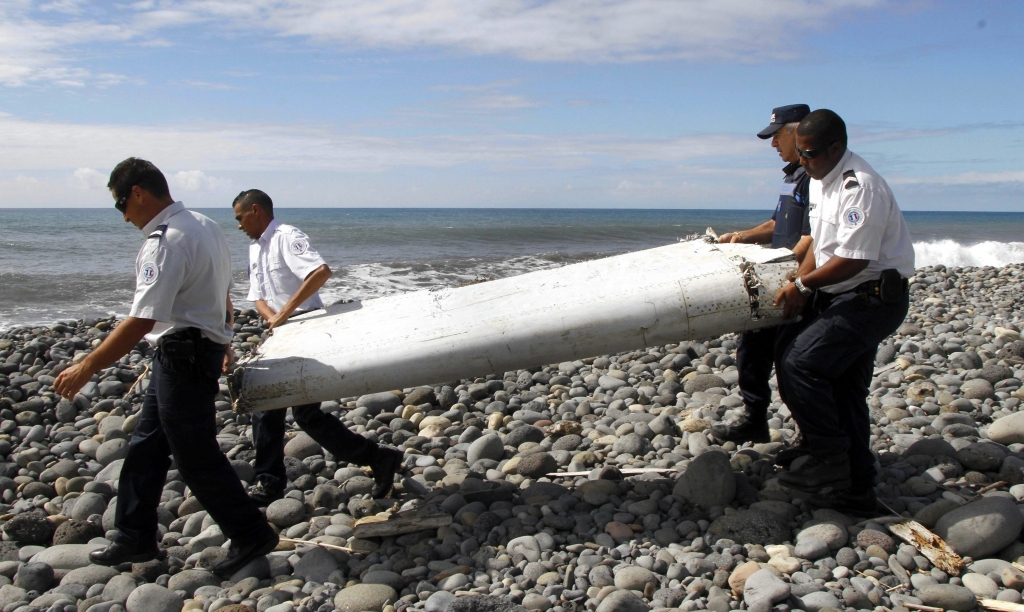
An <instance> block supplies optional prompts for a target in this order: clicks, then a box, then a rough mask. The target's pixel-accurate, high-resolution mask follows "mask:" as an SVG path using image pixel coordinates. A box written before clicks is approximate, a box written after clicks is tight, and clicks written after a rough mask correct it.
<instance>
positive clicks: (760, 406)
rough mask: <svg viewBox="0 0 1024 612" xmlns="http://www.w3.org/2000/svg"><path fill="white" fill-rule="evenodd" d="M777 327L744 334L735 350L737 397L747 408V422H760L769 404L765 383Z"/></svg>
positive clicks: (766, 412) (770, 391)
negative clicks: (738, 386)
mask: <svg viewBox="0 0 1024 612" xmlns="http://www.w3.org/2000/svg"><path fill="white" fill-rule="evenodd" d="M777 330H778V328H777V327H766V328H763V329H758V330H754V331H748V332H744V333H743V335H742V336H740V344H739V346H738V347H736V369H737V371H738V372H739V384H740V397H742V398H743V403H744V404H746V406H747V414H748V415H749V418H750V419H751V420H755V421H762V420H764V419H765V417H766V416H767V414H768V406H769V405H770V404H771V402H772V390H771V388H770V387H769V386H768V380H769V379H770V378H771V376H772V366H773V365H774V364H775V339H776V337H777V335H778V333H777Z"/></svg>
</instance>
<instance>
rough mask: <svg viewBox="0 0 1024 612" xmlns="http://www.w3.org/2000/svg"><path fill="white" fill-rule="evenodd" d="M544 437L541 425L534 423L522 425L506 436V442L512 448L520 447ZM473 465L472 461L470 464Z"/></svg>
mask: <svg viewBox="0 0 1024 612" xmlns="http://www.w3.org/2000/svg"><path fill="white" fill-rule="evenodd" d="M543 439H544V432H543V431H542V430H541V428H540V427H534V426H533V425H520V426H519V427H516V428H515V429H513V430H512V431H510V432H508V435H507V436H505V444H506V445H507V446H511V447H512V448H519V445H520V444H523V443H524V442H540V441H541V440H543ZM470 465H472V463H471V464H470Z"/></svg>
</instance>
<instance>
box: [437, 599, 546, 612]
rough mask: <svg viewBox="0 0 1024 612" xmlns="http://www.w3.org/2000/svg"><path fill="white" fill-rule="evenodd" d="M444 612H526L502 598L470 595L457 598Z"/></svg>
mask: <svg viewBox="0 0 1024 612" xmlns="http://www.w3.org/2000/svg"><path fill="white" fill-rule="evenodd" d="M445 612H527V610H526V608H524V607H522V606H520V605H517V604H514V603H512V602H510V601H508V600H507V599H505V598H504V597H491V596H488V595H470V596H469V597H457V598H456V599H455V601H453V602H452V603H450V604H448V607H447V608H445Z"/></svg>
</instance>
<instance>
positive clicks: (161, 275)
mask: <svg viewBox="0 0 1024 612" xmlns="http://www.w3.org/2000/svg"><path fill="white" fill-rule="evenodd" d="M161 226H166V227H165V228H164V229H163V230H162V231H161V229H160V228H161ZM142 231H143V233H145V234H146V235H147V236H148V237H147V238H146V242H145V243H144V244H143V245H142V248H141V249H140V250H139V255H138V257H136V258H135V299H134V301H133V302H132V310H131V312H130V313H129V316H132V317H137V318H140V319H153V320H155V321H156V322H157V323H156V325H155V326H154V327H153V331H152V332H150V333H149V334H146V340H148V341H149V343H150V344H154V345H155V344H156V342H157V340H159V339H160V337H161V336H163V335H165V334H168V333H171V332H174V331H177V330H180V329H186V328H189V327H195V328H198V329H199V330H200V331H201V332H202V333H203V335H204V336H206V337H207V338H209V339H210V340H213V341H214V342H216V343H218V344H227V343H229V342H231V336H232V333H233V332H232V330H231V326H230V325H228V323H227V296H228V291H229V290H230V289H231V287H232V286H234V282H233V281H232V280H231V254H230V253H229V251H228V241H227V239H225V238H224V232H222V231H221V229H220V225H218V224H217V223H216V222H215V221H213V220H212V219H210V218H209V217H206V216H204V215H201V214H199V213H197V212H192V211H190V210H186V209H185V205H184V204H182V203H181V202H175V203H174V204H172V205H170V206H168V207H167V208H165V209H163V210H162V211H160V214H158V215H157V216H156V217H154V218H153V220H152V221H150V222H149V223H148V224H146V227H144V228H142Z"/></svg>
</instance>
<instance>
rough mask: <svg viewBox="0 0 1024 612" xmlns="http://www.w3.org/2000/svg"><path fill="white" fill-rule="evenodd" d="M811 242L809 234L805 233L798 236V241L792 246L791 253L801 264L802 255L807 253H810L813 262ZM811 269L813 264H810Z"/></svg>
mask: <svg viewBox="0 0 1024 612" xmlns="http://www.w3.org/2000/svg"><path fill="white" fill-rule="evenodd" d="M812 242H813V240H812V239H811V237H810V236H807V235H804V236H800V242H798V243H796V246H795V247H793V255H796V260H797V262H799V263H800V264H803V261H804V256H806V255H807V254H808V253H810V255H811V262H812V264H813V262H814V253H813V251H811V243H812ZM801 267H802V265H801ZM813 269H814V266H813V265H812V266H811V270H813ZM811 270H808V272H810V271H811Z"/></svg>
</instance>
